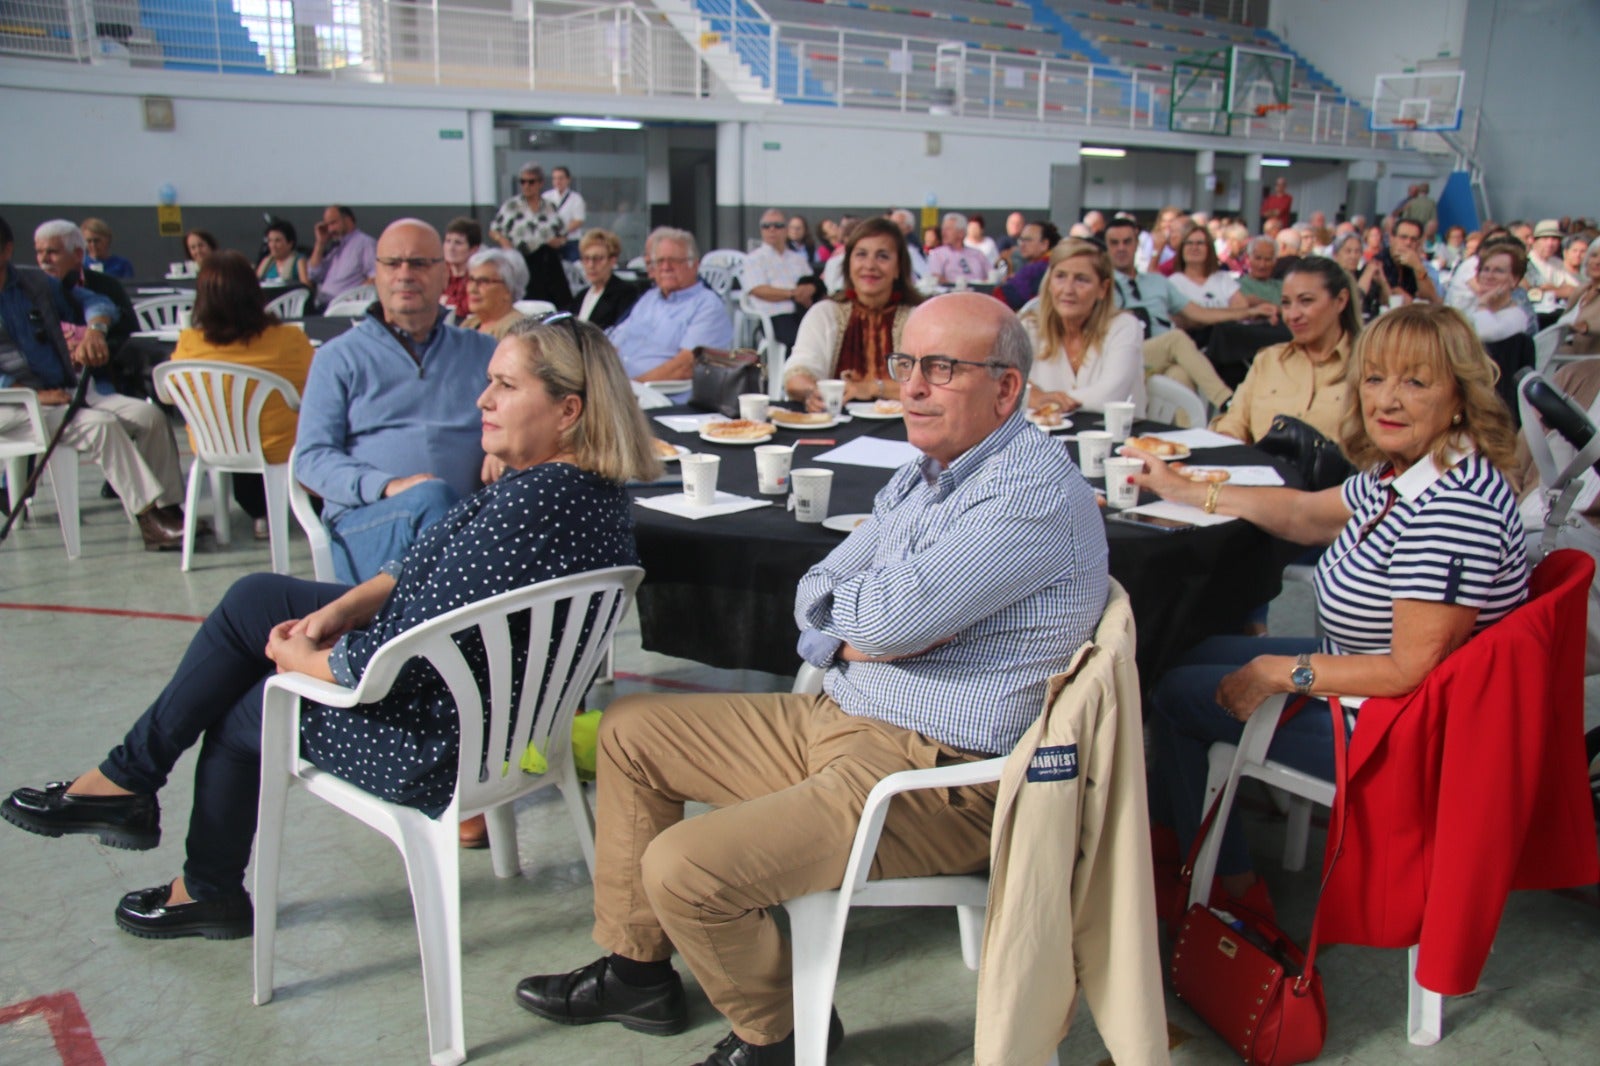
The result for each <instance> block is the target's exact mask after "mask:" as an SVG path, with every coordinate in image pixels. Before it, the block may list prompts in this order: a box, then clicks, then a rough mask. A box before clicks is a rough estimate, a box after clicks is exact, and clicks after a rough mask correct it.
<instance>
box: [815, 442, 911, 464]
mask: <svg viewBox="0 0 1600 1066" xmlns="http://www.w3.org/2000/svg"><path fill="white" fill-rule="evenodd" d="M921 456H922V452H920V451H918V450H917V446H916V445H914V444H909V443H907V442H906V441H902V440H882V439H880V438H878V437H857V438H856V439H855V440H852V441H847V442H846V443H844V444H841V445H839V446H838V447H837V448H830V449H829V450H828V451H825V452H823V453H822V454H821V455H819V456H817V457H816V458H814V459H812V460H811V461H812V462H814V463H840V464H842V465H845V466H871V467H877V468H879V469H881V470H898V469H899V468H900V467H902V466H904V465H906V464H907V463H909V462H910V461H911V460H913V459H917V458H920V457H921Z"/></svg>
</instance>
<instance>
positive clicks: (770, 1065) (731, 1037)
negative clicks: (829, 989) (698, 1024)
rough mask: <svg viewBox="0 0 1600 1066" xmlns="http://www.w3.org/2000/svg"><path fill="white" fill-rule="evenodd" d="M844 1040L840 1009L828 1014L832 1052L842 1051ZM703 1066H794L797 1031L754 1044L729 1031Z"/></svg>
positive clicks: (718, 1042)
mask: <svg viewBox="0 0 1600 1066" xmlns="http://www.w3.org/2000/svg"><path fill="white" fill-rule="evenodd" d="M842 1043H844V1023H843V1022H841V1021H840V1020H839V1012H838V1011H832V1012H831V1013H830V1014H829V1017H828V1054H830V1055H831V1054H833V1053H834V1052H835V1051H838V1050H839V1045H840V1044H842ZM700 1066H794V1034H793V1033H790V1034H789V1035H788V1036H786V1037H784V1038H783V1039H782V1040H780V1041H778V1042H777V1043H776V1044H751V1043H747V1042H746V1041H745V1040H743V1039H741V1038H740V1036H739V1034H738V1033H729V1034H728V1035H727V1036H725V1037H723V1038H722V1039H721V1040H719V1041H717V1046H716V1047H714V1048H712V1049H711V1057H710V1058H709V1059H706V1060H705V1061H704V1062H702V1063H700Z"/></svg>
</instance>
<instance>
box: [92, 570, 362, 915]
mask: <svg viewBox="0 0 1600 1066" xmlns="http://www.w3.org/2000/svg"><path fill="white" fill-rule="evenodd" d="M346 591H347V590H346V588H345V586H343V585H327V584H321V585H319V584H317V583H315V582H312V581H302V580H300V579H299V578H293V577H283V576H280V575H277V574H252V575H250V576H249V577H243V578H240V579H239V580H238V581H235V582H234V583H233V587H232V588H230V589H228V592H227V594H226V595H224V596H223V597H222V602H221V603H219V604H217V607H216V609H215V610H213V611H212V612H211V614H210V616H209V617H207V618H206V620H205V622H204V623H202V624H201V626H200V631H199V632H198V633H196V634H195V635H194V639H193V640H191V641H190V642H189V649H188V650H187V651H185V652H184V653H183V658H182V659H181V660H179V662H178V669H177V670H176V671H175V672H174V673H173V675H172V680H171V681H169V682H167V687H166V688H164V689H162V690H161V695H159V696H157V697H156V701H155V702H154V703H152V704H151V705H150V706H149V708H148V709H147V710H146V711H145V712H144V714H142V715H140V716H139V720H138V721H137V722H135V723H134V725H133V728H132V729H130V730H128V735H127V736H126V737H124V738H123V741H122V743H121V744H120V745H119V746H118V747H116V748H115V749H114V750H113V751H112V752H111V754H110V755H108V756H106V760H105V761H104V762H103V763H101V764H100V770H101V772H102V773H104V774H105V775H106V777H108V778H110V779H111V780H112V781H114V782H116V783H117V784H118V785H121V786H122V787H123V788H126V789H130V790H132V791H134V792H140V793H155V792H157V791H159V790H160V788H161V787H162V786H163V785H165V784H166V783H167V777H168V775H170V774H171V773H172V768H173V767H174V766H175V765H177V762H178V758H179V756H181V755H182V754H183V753H184V752H185V751H187V750H189V749H190V748H191V747H193V746H194V745H195V743H196V742H199V743H200V758H199V762H198V763H196V765H195V771H194V809H193V810H192V811H190V813H189V838H188V841H187V843H186V849H187V853H188V854H187V859H186V860H185V862H184V864H183V877H184V883H185V886H186V887H187V888H188V890H189V894H190V895H191V896H193V897H194V898H195V899H200V900H205V899H218V898H221V897H225V896H230V895H237V894H238V893H240V892H243V891H244V869H245V866H246V864H248V863H249V861H250V846H251V844H252V843H253V842H254V840H255V835H256V805H257V800H258V797H259V795H260V787H261V690H262V688H263V686H265V685H266V683H267V678H269V677H271V676H272V675H273V674H274V673H275V672H276V671H277V666H276V665H275V664H274V663H273V662H272V660H271V659H268V658H267V656H266V646H267V635H268V634H269V633H271V632H272V627H273V626H275V625H277V624H278V623H279V622H284V621H287V620H289V619H291V618H304V617H305V616H306V615H308V614H310V613H311V612H312V611H315V610H316V609H317V608H319V607H322V606H325V605H326V604H329V603H332V602H333V601H334V600H336V599H338V598H339V597H340V596H342V595H343V594H344V593H345V592H346Z"/></svg>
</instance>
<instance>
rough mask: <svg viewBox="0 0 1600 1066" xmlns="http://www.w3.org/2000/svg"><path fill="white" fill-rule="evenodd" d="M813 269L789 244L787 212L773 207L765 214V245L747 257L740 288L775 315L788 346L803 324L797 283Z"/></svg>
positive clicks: (761, 308)
mask: <svg viewBox="0 0 1600 1066" xmlns="http://www.w3.org/2000/svg"><path fill="white" fill-rule="evenodd" d="M810 273H811V262H810V260H808V259H807V258H806V257H805V255H804V254H802V253H800V252H797V251H795V250H794V249H792V248H790V247H789V224H788V222H787V221H785V220H784V217H783V212H782V211H779V210H778V209H777V208H769V209H768V210H767V211H766V212H765V213H764V214H762V216H761V246H760V247H759V248H757V249H756V250H755V251H753V252H751V253H750V254H748V255H746V256H745V257H744V269H743V270H742V271H741V272H740V274H739V288H740V289H741V290H742V291H743V292H744V294H745V295H746V296H747V297H749V299H750V303H751V306H752V307H753V308H754V309H755V310H756V311H760V312H764V313H766V314H768V315H770V316H771V318H772V332H773V334H774V336H775V337H776V338H777V340H778V341H779V343H781V344H783V346H784V347H786V348H788V347H793V346H794V335H795V332H796V331H797V330H798V329H799V328H800V312H799V311H797V310H796V309H795V303H794V295H795V286H796V285H797V284H798V283H799V281H800V279H801V278H803V277H806V276H808V275H809V274H810Z"/></svg>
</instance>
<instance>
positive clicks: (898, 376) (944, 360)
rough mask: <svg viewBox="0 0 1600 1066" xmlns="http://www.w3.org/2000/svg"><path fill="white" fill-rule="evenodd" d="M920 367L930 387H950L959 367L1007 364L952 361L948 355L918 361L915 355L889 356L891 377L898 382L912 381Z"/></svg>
mask: <svg viewBox="0 0 1600 1066" xmlns="http://www.w3.org/2000/svg"><path fill="white" fill-rule="evenodd" d="M919 365H920V366H921V367H922V380H923V381H926V382H927V383H928V384H929V385H948V384H950V379H951V378H953V377H955V373H956V367H958V366H987V367H1004V366H1005V365H1006V364H1004V363H997V362H995V361H994V360H992V359H990V360H988V361H986V362H981V363H980V362H976V361H974V360H972V359H952V358H951V357H950V356H948V355H925V356H923V357H922V358H921V359H918V358H917V357H916V356H914V355H906V354H905V353H904V352H895V353H894V354H892V355H890V356H889V376H890V377H892V378H894V379H895V380H896V381H902V382H904V381H910V380H911V372H912V371H913V370H914V369H916V368H917V366H919Z"/></svg>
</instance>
